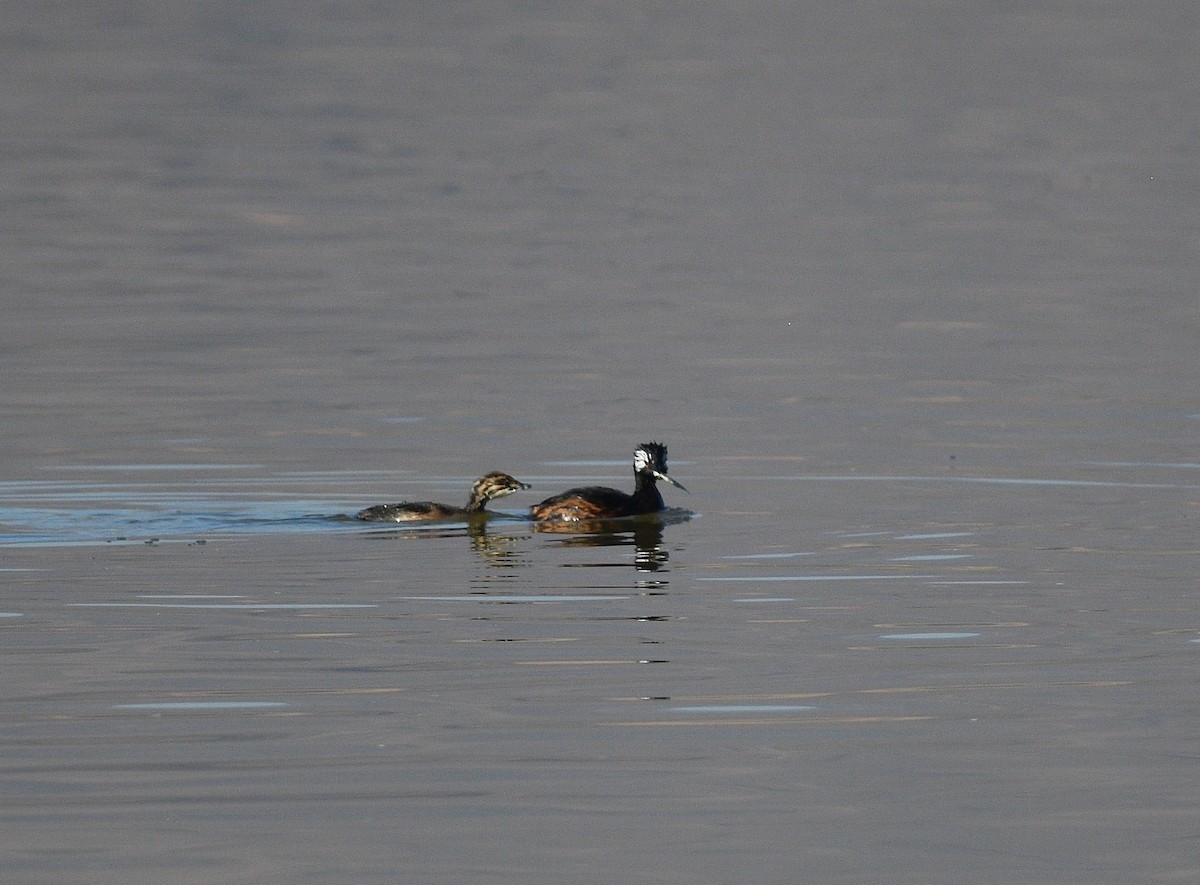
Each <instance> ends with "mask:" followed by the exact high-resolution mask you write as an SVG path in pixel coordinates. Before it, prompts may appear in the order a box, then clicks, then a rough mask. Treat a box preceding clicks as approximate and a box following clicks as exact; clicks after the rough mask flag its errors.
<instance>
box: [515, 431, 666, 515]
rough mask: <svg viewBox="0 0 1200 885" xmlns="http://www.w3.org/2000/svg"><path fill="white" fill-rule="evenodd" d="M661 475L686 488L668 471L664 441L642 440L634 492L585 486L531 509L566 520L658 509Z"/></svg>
mask: <svg viewBox="0 0 1200 885" xmlns="http://www.w3.org/2000/svg"><path fill="white" fill-rule="evenodd" d="M660 479H661V480H663V481H664V482H669V483H670V484H671V485H673V486H675V487H676V488H678V489H683V491H685V492H686V491H687V489H684V488H683V486H681V485H680V484H679V483H677V482H676V481H675V480H673V479H671V477H670V476H668V475H667V447H666V446H664V445H662V444H661V443H654V442H651V443H642V444H641V445H640V446H638V447H637V448H636V449H634V451H633V480H634V486H633V494H632V495H627V494H625V493H624V492H621V491H618V490H617V489H610V488H608V487H607V486H584V487H583V488H579V489H570V490H569V491H566V492H563V493H562V494H561V495H555V496H554V497H553V498H547V499H546V500H545V501H542V502H541V503H540V504H534V505H533V506H532V507H531V508H529V512H530V513H531V514H532V515H533V518H534V519H543V520H562V521H565V522H582V521H587V520H594V519H617V518H619V517H622V516H637V515H638V514H639V513H656V512H658V511H659V510H662V509H663V508H664V507H665V505H664V504H663V499H662V495H660V494H659V492H658V486H657V485H656V483H657V481H658V480H660Z"/></svg>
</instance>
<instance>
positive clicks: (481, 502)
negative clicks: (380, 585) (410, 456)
mask: <svg viewBox="0 0 1200 885" xmlns="http://www.w3.org/2000/svg"><path fill="white" fill-rule="evenodd" d="M528 488H531V486H529V485H528V484H526V483H523V482H521V481H520V480H516V479H513V478H512V477H511V476H509V475H508V474H507V473H489V474H488V475H487V476H481V477H480V478H479V479H477V480H475V485H473V486H471V500H469V501H468V502H467V506H466V507H451V506H450V505H449V504H438V503H437V502H435V501H408V502H405V503H402V504H376V505H375V506H374V507H368V508H367V509H366V510H360V511H359V512H358V513H356V514H355V516H356V517H357V518H359V519H366V520H370V521H372V522H408V521H409V520H414V519H461V518H463V517H466V516H472V515H475V514H479V513H483V512H484V509H483V508H484V507H485V506H486V505H487V502H488V501H491V500H493V499H495V498H503V497H504V496H505V495H511V494H512V493H513V492H516V491H519V490H521V489H528Z"/></svg>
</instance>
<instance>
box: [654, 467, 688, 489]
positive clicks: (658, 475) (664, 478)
mask: <svg viewBox="0 0 1200 885" xmlns="http://www.w3.org/2000/svg"><path fill="white" fill-rule="evenodd" d="M654 478H655V479H661V480H662V481H663V482H669V483H670V484H671V485H673V486H675V488H677V489H679V490H680V491H682V492H687V489H685V488H684V487H683V486H682V485H680V484H679V483H677V482H676V481H675V480H673V479H671V477H669V476H667V475H666V474H665V473H659V472H658V471H657V470H655V471H654ZM688 494H689V495H690V494H691V492H688Z"/></svg>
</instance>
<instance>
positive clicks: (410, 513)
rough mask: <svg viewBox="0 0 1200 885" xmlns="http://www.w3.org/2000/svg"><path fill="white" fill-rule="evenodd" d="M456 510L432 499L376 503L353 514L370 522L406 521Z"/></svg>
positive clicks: (450, 514) (445, 515)
mask: <svg viewBox="0 0 1200 885" xmlns="http://www.w3.org/2000/svg"><path fill="white" fill-rule="evenodd" d="M456 512H458V508H456V507H447V506H446V505H445V504H438V503H436V502H434V501H406V502H405V503H403V504H376V505H375V506H374V507H368V508H367V509H366V510H360V511H359V512H358V513H356V514H355V516H356V517H357V518H358V519H365V520H369V521H372V522H406V521H407V520H410V519H444V518H446V517H447V516H453V515H454V514H455V513H456Z"/></svg>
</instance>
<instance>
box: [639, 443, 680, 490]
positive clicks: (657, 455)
mask: <svg viewBox="0 0 1200 885" xmlns="http://www.w3.org/2000/svg"><path fill="white" fill-rule="evenodd" d="M633 472H634V473H638V474H641V475H642V476H645V477H647V478H650V479H661V480H663V481H664V482H669V483H670V484H671V485H673V486H675V488H677V489H682V490H683V491H685V492H686V491H687V489H685V488H683V486H681V485H680V484H679V483H677V482H676V481H675V480H673V479H671V477H670V476H668V475H667V447H666V446H664V445H663V444H662V443H656V442H649V443H642V444H641V445H640V446H638V447H637V448H636V449H634V450H633Z"/></svg>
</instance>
